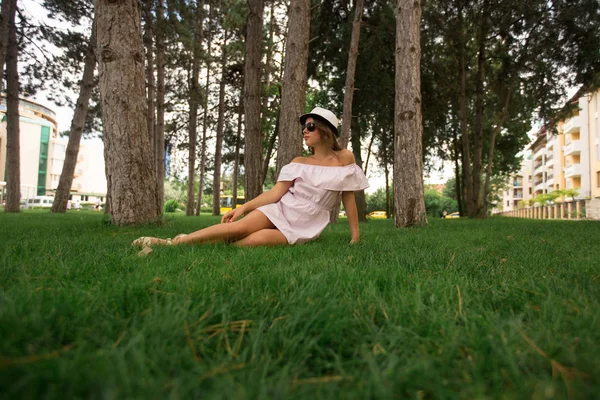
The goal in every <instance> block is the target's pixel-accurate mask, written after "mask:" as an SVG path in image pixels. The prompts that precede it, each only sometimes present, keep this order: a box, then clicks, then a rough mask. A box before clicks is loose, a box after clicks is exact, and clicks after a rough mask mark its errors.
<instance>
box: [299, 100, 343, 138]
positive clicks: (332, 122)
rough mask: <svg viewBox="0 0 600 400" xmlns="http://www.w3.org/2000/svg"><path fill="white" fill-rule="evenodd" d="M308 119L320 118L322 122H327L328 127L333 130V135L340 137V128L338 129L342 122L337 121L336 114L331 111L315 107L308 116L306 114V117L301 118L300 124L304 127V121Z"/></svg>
mask: <svg viewBox="0 0 600 400" xmlns="http://www.w3.org/2000/svg"><path fill="white" fill-rule="evenodd" d="M308 117H313V118H318V119H320V120H321V121H324V122H326V123H327V125H329V127H330V128H331V130H333V133H334V134H335V136H339V135H340V134H339V132H338V128H337V127H338V125H339V124H340V121H339V120H338V119H337V117H336V116H335V114H334V113H332V112H331V111H329V110H326V109H324V108H322V107H315V108H313V109H312V111H311V112H309V113H308V114H304V115H301V116H300V124H302V125H304V121H306V119H307V118H308Z"/></svg>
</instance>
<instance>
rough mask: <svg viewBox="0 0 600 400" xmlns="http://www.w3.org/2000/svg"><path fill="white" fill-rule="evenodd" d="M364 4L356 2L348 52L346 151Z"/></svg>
mask: <svg viewBox="0 0 600 400" xmlns="http://www.w3.org/2000/svg"><path fill="white" fill-rule="evenodd" d="M364 3H365V1H364V0H357V1H356V8H355V10H354V22H353V23H352V36H351V38H350V51H349V52H348V66H347V68H346V86H345V90H344V108H343V111H342V135H341V138H340V146H341V147H342V149H345V148H346V147H347V146H348V142H349V141H350V125H351V120H352V99H353V98H354V75H355V74H356V59H357V58H358V42H359V39H360V24H361V20H362V14H363V7H364Z"/></svg>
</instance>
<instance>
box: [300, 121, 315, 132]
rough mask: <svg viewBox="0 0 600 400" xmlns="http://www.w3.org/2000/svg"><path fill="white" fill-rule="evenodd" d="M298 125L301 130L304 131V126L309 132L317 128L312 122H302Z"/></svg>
mask: <svg viewBox="0 0 600 400" xmlns="http://www.w3.org/2000/svg"><path fill="white" fill-rule="evenodd" d="M300 126H301V127H302V131H304V128H306V130H307V131H309V132H314V131H315V129H317V125H315V123H314V122H309V123H308V124H302V125H300Z"/></svg>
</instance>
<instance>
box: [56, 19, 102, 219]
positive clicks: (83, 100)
mask: <svg viewBox="0 0 600 400" xmlns="http://www.w3.org/2000/svg"><path fill="white" fill-rule="evenodd" d="M95 70H96V23H95V22H93V23H92V33H91V35H90V39H89V44H88V49H87V52H86V56H85V65H84V69H83V77H82V79H81V84H80V87H79V96H78V98H77V103H76V106H75V113H74V114H73V120H72V121H71V129H70V131H69V142H68V143H67V150H66V153H65V161H64V163H63V168H62V171H61V174H60V180H59V182H58V187H57V188H56V194H55V196H54V203H53V204H52V212H54V213H64V212H65V211H66V209H67V201H69V194H70V192H71V185H72V184H73V174H74V172H75V166H76V165H77V155H78V154H79V144H80V142H81V136H82V134H83V129H84V125H85V120H86V118H87V113H88V107H89V102H90V97H91V95H92V91H93V89H94V86H95V81H94V71H95Z"/></svg>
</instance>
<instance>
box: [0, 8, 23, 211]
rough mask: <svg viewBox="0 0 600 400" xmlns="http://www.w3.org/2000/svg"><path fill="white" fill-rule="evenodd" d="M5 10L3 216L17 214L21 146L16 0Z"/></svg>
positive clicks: (19, 191)
mask: <svg viewBox="0 0 600 400" xmlns="http://www.w3.org/2000/svg"><path fill="white" fill-rule="evenodd" d="M8 2H10V3H12V4H11V5H10V6H7V8H8V15H7V17H8V42H7V49H6V81H7V82H6V89H7V92H6V192H7V193H6V208H5V209H4V211H6V212H19V207H20V204H19V203H20V197H21V154H20V152H21V146H20V137H19V70H18V61H17V60H18V57H19V43H18V40H17V24H16V21H15V14H16V12H17V0H3V2H2V4H3V11H4V3H8Z"/></svg>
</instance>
